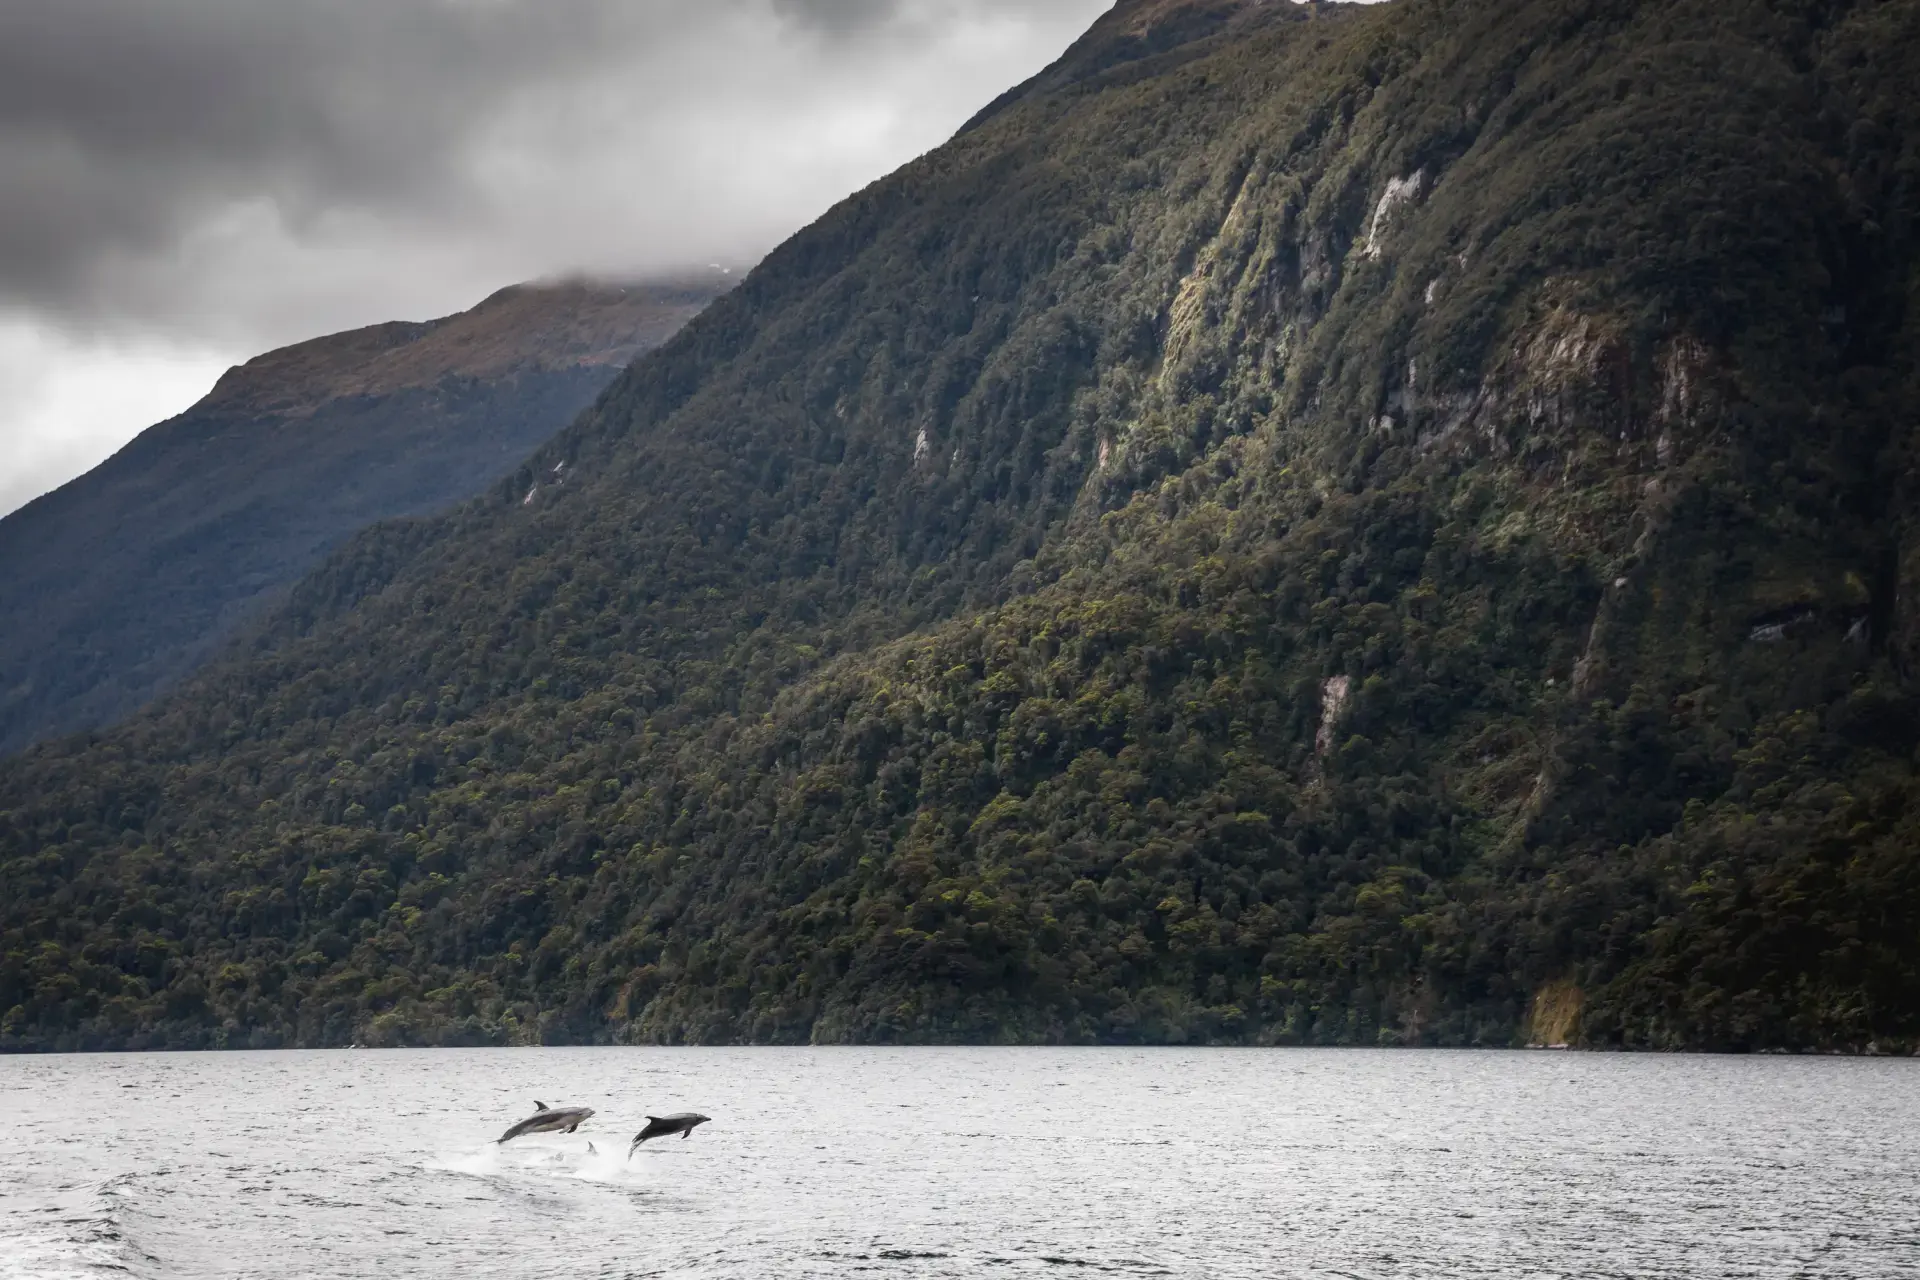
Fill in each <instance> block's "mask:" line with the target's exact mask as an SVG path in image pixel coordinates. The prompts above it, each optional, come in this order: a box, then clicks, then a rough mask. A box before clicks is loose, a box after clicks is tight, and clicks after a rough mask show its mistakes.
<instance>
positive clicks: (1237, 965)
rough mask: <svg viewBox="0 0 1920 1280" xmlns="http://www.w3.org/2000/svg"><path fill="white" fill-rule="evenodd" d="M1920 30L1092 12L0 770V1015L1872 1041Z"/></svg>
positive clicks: (1895, 9) (1906, 19)
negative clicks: (552, 406)
mask: <svg viewBox="0 0 1920 1280" xmlns="http://www.w3.org/2000/svg"><path fill="white" fill-rule="evenodd" d="M1916 84H1920V0H1393V2H1392V3H1386V4H1379V5H1349V4H1305V5H1296V4H1292V3H1281V2H1279V0H1269V2H1267V3H1256V2H1255V0H1245V2H1244V3H1233V2H1229V0H1200V2H1198V3H1194V2H1189V0H1124V2H1123V3H1122V4H1120V5H1118V6H1116V7H1115V9H1114V11H1113V12H1112V13H1111V14H1109V15H1108V16H1107V17H1106V18H1104V19H1102V21H1101V23H1100V24H1099V25H1098V26H1097V27H1096V28H1095V29H1094V30H1093V31H1090V32H1089V33H1088V36H1087V38H1086V39H1085V40H1084V41H1082V42H1081V43H1080V44H1079V45H1077V46H1076V47H1075V49H1074V50H1073V51H1072V52H1071V53H1069V55H1068V56H1067V58H1066V59H1064V60H1063V61H1062V63H1061V64H1060V65H1059V66H1058V67H1056V68H1054V69H1053V70H1052V71H1050V72H1048V73H1046V74H1043V75H1042V76H1041V77H1039V78H1038V79H1037V80H1035V81H1033V82H1032V83H1030V84H1029V85H1027V86H1025V87H1023V88H1022V89H1021V90H1019V91H1017V92H1015V93H1014V94H1012V95H1011V96H1010V97H1008V98H1007V99H1005V100H1004V101H1002V102H1001V104H1000V105H999V106H998V107H997V109H995V110H993V111H992V112H990V113H988V114H987V115H985V116H984V117H983V118H981V119H980V120H978V121H977V122H976V123H975V124H974V125H973V127H971V128H969V129H966V130H964V131H963V132H962V133H960V135H959V136H958V137H956V138H954V139H953V140H951V141H950V142H949V143H948V144H947V145H944V146H942V147H940V148H939V149H937V150H936V151H934V152H932V153H930V154H929V155H927V156H926V157H924V158H922V159H920V160H918V161H916V162H915V163H913V164H910V165H908V166H906V167H905V168H903V169H901V170H900V171H899V172H897V173H895V174H893V175H891V176H889V177H887V178H886V179H884V180H882V181H880V182H877V183H875V184H873V185H872V186H870V187H868V188H867V189H865V190H863V191H861V192H859V193H857V194H855V195H853V196H851V197H850V198H848V199H847V200H846V201H844V202H842V203H841V204H840V205H839V206H837V207H836V208H834V209H833V210H831V211H830V212H828V213H827V214H826V215H825V216H824V217H822V218H821V219H820V220H819V221H818V222H816V223H815V224H814V225H812V226H810V227H808V228H807V229H805V230H804V231H802V232H801V233H800V234H798V235H796V236H795V237H793V238H792V239H791V240H790V241H789V242H787V243H786V244H785V245H783V246H781V247H780V248H779V249H778V250H776V251H775V252H774V253H773V254H771V255H770V256H769V257H768V258H767V259H766V260H765V261H764V262H763V263H761V265H760V266H758V267H757V268H756V269H755V270H754V271H753V272H752V273H751V275H749V276H748V277H747V279H746V280H744V281H743V282H742V283H741V285H740V286H739V287H738V288H737V289H736V290H734V291H733V292H732V293H730V294H729V295H727V296H726V297H724V298H721V299H719V300H718V301H716V302H715V303H714V304H713V306H712V307H710V308H708V310H707V311H705V312H704V313H702V314H701V315H700V316H699V317H698V318H696V319H695V320H694V321H692V322H691V323H690V324H688V325H687V327H686V328H685V329H684V330H682V331H681V332H680V333H679V334H678V335H676V336H675V337H674V338H673V339H672V340H671V341H670V342H668V343H666V344H665V345H664V346H662V347H661V348H660V349H659V350H657V351H654V352H652V353H650V354H648V355H647V356H644V357H642V358H641V359H639V360H637V361H636V362H634V364H633V365H632V366H631V367H630V368H629V369H628V370H627V372H626V373H625V374H623V375H622V376H621V377H620V379H619V380H618V381H617V382H616V383H615V384H614V385H613V386H612V387H611V388H610V389H609V390H608V391H607V393H606V394H605V395H604V396H602V397H601V398H600V400H598V401H597V402H596V403H595V405H594V406H593V408H591V409H590V410H588V411H586V412H585V413H584V414H582V415H581V417H580V418H579V419H578V420H577V421H576V422H575V423H574V424H573V425H572V426H570V427H568V428H567V429H565V430H563V431H562V432H560V433H559V434H558V435H556V436H555V437H554V438H553V439H552V440H550V441H549V442H548V443H547V444H545V445H543V446H541V448H540V449H539V450H538V451H537V452H536V453H535V454H534V455H533V456H531V457H530V458H529V459H528V460H527V461H526V462H525V463H524V464H523V465H522V466H520V467H518V468H516V469H515V470H514V471H513V472H512V473H511V474H509V475H508V476H506V477H505V478H503V479H502V480H501V481H500V482H499V483H497V484H496V485H494V486H493V487H492V488H491V489H490V490H488V491H487V492H486V493H485V494H483V495H482V496H480V497H479V498H476V499H475V500H473V501H471V502H469V503H466V504H463V505H461V506H459V507H457V508H454V509H451V510H449V511H447V512H445V513H443V514H441V515H438V516H435V517H431V518H424V519H418V520H409V521H395V522H387V523H384V524H381V525H377V526H374V527H373V528H371V529H368V530H366V531H364V532H363V533H361V534H359V535H356V536H355V537H354V538H352V539H351V540H350V541H349V542H348V543H346V544H345V545H343V546H342V547H341V548H340V549H339V550H338V551H337V552H336V553H335V554H333V555H332V556H330V557H328V559H327V560H326V561H325V562H324V563H323V564H322V565H321V566H320V567H319V568H318V569H317V570H315V572H314V573H313V574H311V575H309V576H308V577H307V578H305V579H303V580H302V581H301V582H300V583H299V584H298V585H297V586H296V587H295V588H294V589H293V590H292V592H291V593H290V595H289V598H288V601H287V604H286V606H285V607H284V608H282V609H280V610H278V611H276V612H275V613H274V614H273V615H272V618H271V620H270V623H269V624H267V625H266V626H265V628H264V629H263V630H262V631H261V632H260V633H259V638H258V641H257V643H256V644H255V645H254V646H253V647H252V648H251V649H250V651H249V652H248V653H247V654H245V655H242V656H238V657H236V658H235V659H234V660H231V661H223V662H221V663H219V664H216V665H213V666H210V667H208V668H206V669H204V670H202V671H201V672H199V673H197V674H196V675H195V676H194V677H193V678H192V679H191V680H190V681H188V682H186V683H185V684H184V685H183V686H182V687H181V688H180V689H179V690H177V691H176V692H175V693H174V694H172V695H171V696H169V697H166V698H164V699H162V700H161V701H159V702H158V703H156V704H154V705H153V706H151V707H149V708H147V709H146V710H144V711H142V712H141V713H139V714H138V715H136V716H134V717H132V718H131V719H129V720H128V721H127V722H126V723H124V724H122V725H120V726H118V727H116V728H115V729H114V730H112V731H111V732H108V733H104V734H101V735H99V736H98V737H96V738H95V739H93V740H90V741H78V740H70V741H66V742H61V743H51V744H45V745H42V746H39V747H35V748H33V749H31V750H29V751H27V752H24V753H21V754H19V755H17V756H14V757H11V758H9V759H7V760H5V761H0V1046H5V1047H15V1048H57V1047H63V1046H64V1047H71V1048H82V1047H89V1046H108V1045H118V1046H136V1047H137V1046H158V1045H182V1046H189V1045H292V1044H314V1045H320V1044H342V1043H348V1042H352V1041H359V1042H361V1043H374V1044H446V1043H461V1042H468V1043H473V1042H490V1043H525V1042H533V1041H553V1042H566V1041H571V1042H587V1041H600V1042H611V1041H618V1042H670V1041H683V1042H684V1041H702V1042H721V1041H736V1042H740V1041H788V1042H796V1041H797V1042H806V1041H814V1042H831V1041H837V1042H849V1041H867V1042H872V1041H897V1042H899V1041H919V1042H928V1041H976V1042H977V1041H988V1042H1013V1041H1027V1042H1033V1041H1051V1042H1064V1043H1093V1042H1109V1043H1112V1042H1124V1043H1143V1042H1155V1043H1166V1042H1188V1043H1194V1042H1220V1043H1257V1044H1276V1043H1279V1044H1301V1043H1341V1044H1364V1045H1375V1044H1396V1045H1397V1044H1459V1045H1473V1044H1482V1045H1512V1044H1524V1043H1528V1042H1536V1041H1537V1042H1546V1043H1560V1042H1567V1043H1573V1044H1587V1045H1599V1046H1622V1047H1642V1048H1646V1047H1655V1048H1719V1049H1747V1050H1759V1049H1790V1050H1815V1049H1832V1050H1850V1051H1861V1052H1872V1051H1911V1050H1913V1049H1915V1048H1916V1047H1920V501H1917V500H1916V499H1917V498H1920V244H1917V243H1916V230H1917V229H1920V95H1916V94H1915V92H1914V88H1913V86H1915V85H1916Z"/></svg>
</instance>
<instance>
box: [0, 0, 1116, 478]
mask: <svg viewBox="0 0 1920 1280" xmlns="http://www.w3.org/2000/svg"><path fill="white" fill-rule="evenodd" d="M1108 2H1109V0H6V2H5V4H4V5H0V173H4V174H6V175H7V178H6V182H5V184H4V186H0V514H4V513H5V512H8V511H11V510H13V509H15V508H16V507H18V506H20V505H21V504H23V503H25V502H27V501H29V500H30V499H32V498H33V497H34V496H36V495H37V494H39V493H42V492H45V491H47V490H49V489H52V488H55V487H57V486H58V485H60V484H62V483H64V482H66V481H67V480H69V479H71V478H72V477H74V476H76V475H78V474H80V473H81V472H83V471H85V470H87V469H88V468H90V467H92V466H93V465H95V464H96V463H98V462H99V461H101V460H102V459H104V458H105V457H107V456H108V455H109V454H110V453H112V452H113V451H114V450H115V449H117V448H118V447H120V446H121V445H122V444H124V443H125V442H126V441H127V440H129V439H131V438H132V437H133V436H134V435H135V434H137V433H138V432H139V431H141V430H142V429H144V428H145V427H147V426H149V425H151V424H153V423H155V422H158V421H161V420H163V419H165V418H167V417H170V416H172V415H173V414H176V413H178V412H180V411H181V410H183V409H185V408H186V407H187V406H188V405H189V404H191V403H192V402H193V401H194V400H196V399H198V398H199V397H200V396H201V395H203V394H205V392H206V391H207V390H208V389H209V388H210V387H211V386H212V385H213V382H214V380H215V379H216V378H217V377H218V376H219V375H220V373H221V372H222V371H224V370H225V369H226V368H228V367H229V366H231V365H234V364H237V363H239V362H241V361H243V360H245V359H247V358H249V357H251V356H253V355H257V354H259V353H260V352H262V351H266V350H270V349H272V348H274V347H277V346H282V345H285V344H286V343H289V342H294V341H298V340H300V339H303V338H309V337H314V336H317V335H320V334H324V333H333V332H337V331H339V330H341V329H347V328H352V327H355V326H358V325H363V324H371V323H375V322H378V321H382V320H390V319H424V318H428V317H431V316H436V315H445V314H448V313H451V312H454V311H459V310H462V309H464V308H466V307H469V306H471V305H473V304H474V303H475V302H478V301H479V300H480V299H481V298H482V297H484V296H486V295H487V294H488V293H490V292H492V291H493V290H494V289H496V288H498V287H500V286H501V285H505V284H510V283H513V282H515V281H519V280H528V279H537V278H541V277H546V276H554V275H562V274H570V273H574V272H585V273H589V274H604V275H618V276H633V275H641V274H645V273H647V272H649V271H667V270H674V269H679V268H684V267H688V266H703V265H705V264H707V263H710V262H723V263H728V264H747V263H751V262H752V261H754V260H755V259H757V258H758V257H759V256H760V255H762V254H763V253H765V252H766V251H767V250H768V249H770V248H772V247H773V246H774V245H775V244H777V243H779V241H781V240H782V239H784V238H785V237H786V236H787V235H789V234H791V233H792V232H794V231H796V230H798V229H799V228H800V227H802V226H804V225H806V224H807V223H808V222H810V221H812V220H813V219H814V218H815V217H817V216H818V215H819V214H821V213H823V212H824V211H825V210H826V209H827V208H828V207H829V206H831V205H832V204H833V203H834V202H835V201H836V200H838V199H839V198H841V197H842V196H844V195H846V194H848V193H850V192H852V191H855V190H857V189H858V188H860V187H861V186H863V185H865V184H866V183H868V182H870V181H872V180H874V179H875V178H878V177H880V176H882V175H883V174H885V173H887V172H890V171H891V170H893V169H894V168H897V167H898V166H899V165H901V164H902V163H904V162H906V161H907V160H910V159H912V158H913V157H914V156H916V155H919V154H920V153H922V152H924V151H926V150H928V149H929V148H931V147H933V146H936V145H938V144H939V143H940V142H942V141H944V140H945V139H946V138H947V137H948V136H950V135H951V134H952V132H953V131H954V130H955V129H956V128H957V127H958V126H959V125H960V124H961V123H962V122H964V121H965V120H966V119H967V117H969V116H970V115H972V114H973V113H974V111H976V110H978V109H979V108H980V107H981V106H984V105H985V104H986V103H987V102H988V101H990V100H991V99H992V98H993V97H994V96H995V95H996V94H998V93H999V92H1000V91H1001V90H1003V89H1005V88H1007V87H1008V86H1010V85H1013V84H1015V83H1018V82H1019V81H1021V80H1023V79H1025V78H1026V77H1027V76H1029V75H1031V74H1032V73H1034V72H1035V71H1038V70H1039V69H1040V68H1042V67H1043V66H1045V65H1046V64H1047V63H1048V62H1050V61H1051V60H1052V59H1053V58H1054V57H1056V56H1057V55H1058V54H1059V53H1060V51H1061V50H1063V49H1064V48H1065V47H1066V46H1067V45H1068V44H1069V43H1071V42H1072V40H1073V39H1074V38H1075V37H1076V36H1078V35H1079V34H1080V33H1081V32H1082V31H1083V30H1085V29H1086V27H1087V26H1089V25H1090V24H1091V23H1092V21H1093V20H1094V18H1096V17H1097V16H1098V15H1099V13H1100V12H1101V11H1102V10H1103V9H1105V8H1106V7H1107V4H1108Z"/></svg>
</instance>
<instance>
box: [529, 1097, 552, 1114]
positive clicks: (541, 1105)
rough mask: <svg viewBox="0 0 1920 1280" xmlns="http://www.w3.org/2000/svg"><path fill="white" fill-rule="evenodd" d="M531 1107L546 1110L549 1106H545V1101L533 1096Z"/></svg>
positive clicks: (536, 1109)
mask: <svg viewBox="0 0 1920 1280" xmlns="http://www.w3.org/2000/svg"><path fill="white" fill-rule="evenodd" d="M533 1109H534V1110H535V1111H546V1110H549V1109H550V1108H549V1107H548V1106H547V1104H546V1103H544V1102H542V1101H540V1099H538V1098H535V1099H534V1100H533Z"/></svg>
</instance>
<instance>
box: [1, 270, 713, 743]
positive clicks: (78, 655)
mask: <svg viewBox="0 0 1920 1280" xmlns="http://www.w3.org/2000/svg"><path fill="white" fill-rule="evenodd" d="M722 282H723V278H722V277H721V276H719V274H718V273H715V275H714V276H713V277H712V278H711V279H707V278H701V277H689V278H687V279H685V280H675V281H668V282H654V283H634V284H629V285H625V286H622V285H615V284H589V283H583V282H571V283H559V284H547V285H519V286H515V287H513V288H508V289H503V290H501V291H500V292H499V293H496V294H494V295H493V296H492V297H490V298H488V299H487V300H486V301H484V302H482V303H481V304H480V305H479V306H477V307H475V308H473V309H472V310H471V311H465V312H462V313H461V314H459V315H454V316H447V317H445V318H444V319H440V320H429V321H426V322H424V323H405V322H396V323H391V324H380V325H373V326H371V327H369V328H365V329H356V330H354V331H353V332H351V333H340V334H334V335H333V336H331V337H326V338H316V339H314V340H313V341H311V342H302V343H299V344H298V345H296V346H291V347H286V348H284V349H282V350H279V351H272V352H269V353H268V354H266V355H263V356H260V357H259V358H257V359H254V360H250V361H248V362H247V363H246V364H244V365H242V366H240V367H239V368H236V369H232V370H229V371H228V373H227V374H226V376H225V377H223V378H221V379H220V382H219V384H218V385H217V386H215V387H214V389H213V391H212V393H211V394H209V395H208V396H207V397H206V398H205V399H203V400H201V401H200V402H199V403H198V404H196V405H194V406H193V407H192V408H191V409H189V410H187V412H185V413H183V414H181V415H180V416H179V417H177V418H173V419H171V420H169V421H167V422H163V423H161V424H160V425H158V426H156V427H153V428H150V429H149V430H147V431H145V432H143V433H141V435H140V436H139V437H138V438H136V439H135V440H134V441H133V442H132V443H131V444H129V445H127V447H126V448H124V449H122V450H121V451H120V452H119V453H117V454H115V455H114V456H113V457H112V458H110V459H108V460H107V461H106V462H104V463H102V464H101V465H100V466H98V467H96V468H94V469H93V470H92V471H90V472H88V473H87V474H86V475H84V476H81V477H80V478H79V479H77V480H74V481H72V482H71V483H69V484H67V485H64V486H62V487H61V488H59V489H57V490H55V491H54V492H52V493H49V494H47V495H45V496H44V497H42V498H40V499H39V500H38V501H36V502H32V503H29V504H28V505H27V506H26V507H24V508H22V509H20V510H18V511H16V512H14V513H12V514H11V515H9V516H7V517H6V518H5V519H0V752H4V751H10V750H17V749H18V748H20V747H23V746H25V745H26V744H27V743H29V742H31V741H34V740H35V739H38V738H44V737H47V736H49V735H52V734H56V733H64V732H71V731H73V730H77V729H94V728H99V727H101V726H103V725H108V724H112V723H114V722H115V721H117V720H119V719H121V718H123V717H124V716H126V715H127V714H128V713H129V712H131V711H132V710H133V709H134V708H136V707H138V706H140V705H142V704H143V703H145V702H148V701H149V700H151V699H152V698H153V696H154V695H155V694H156V693H158V692H160V691H161V690H162V689H165V688H167V687H168V686H170V685H172V684H173V683H175V682H176V681H177V680H179V679H180V677H181V676H183V675H185V674H186V673H187V672H189V671H191V670H193V669H194V668H195V667H197V666H199V665H200V664H201V663H202V662H203V661H205V660H206V659H207V658H208V657H210V656H211V655H212V654H214V653H215V652H217V651H218V650H219V649H220V648H221V646H222V645H223V644H225V643H226V642H227V641H228V640H230V639H231V638H232V636H233V635H234V633H235V631H236V629H237V628H239V627H240V626H241V625H242V624H243V623H245V622H246V621H247V620H249V619H250V618H253V617H255V616H256V615H257V614H258V613H259V612H260V610H261V609H262V608H264V607H266V606H267V605H268V603H269V602H271V601H272V600H274V599H275V598H277V597H278V596H279V595H281V594H283V593H284V590H285V588H286V587H287V586H288V585H289V584H290V583H292V582H293V581H294V580H296V579H297V578H299V577H300V576H301V575H302V574H303V573H305V572H306V571H307V570H309V569H311V568H313V567H314V566H315V565H316V564H318V563H319V562H320V560H321V559H322V558H323V557H324V556H325V554H326V553H327V552H328V551H330V550H331V549H332V548H333V547H334V546H336V545H337V544H338V543H339V542H340V541H341V540H342V539H343V538H345V537H346V536H347V535H348V534H350V533H352V532H353V531H354V530H356V529H358V528H360V527H362V526H364V525H367V524H371V523H373V522H374V521H376V520H384V519H389V518H391V517H394V516H404V515H418V514H425V513H427V512H432V511H437V510H439V509H440V508H442V507H445V506H447V505H449V504H451V503H454V502H458V501H461V500H463V499H466V498H470V497H472V496H473V495H474V494H476V493H478V492H480V491H481V490H482V489H484V488H486V487H487V486H488V485H489V484H491V483H492V482H493V481H495V480H497V479H498V478H499V477H500V476H501V475H502V474H503V473H505V472H506V471H507V470H509V469H510V468H512V467H513V466H514V465H516V464H517V463H518V462H519V461H520V460H521V459H522V458H524V457H525V456H526V455H527V454H528V453H529V452H530V451H531V450H532V449H533V447H534V446H535V445H537V444H540V443H541V442H542V441H544V440H545V439H546V438H547V437H548V436H550V435H552V434H553V433H554V432H555V431H558V430H559V429H560V428H561V427H563V426H565V425H566V424H567V423H568V422H569V421H570V420H571V419H572V418H573V417H574V415H576V414H577V413H579V412H580V410H581V409H583V408H585V407H586V406H587V405H588V404H590V403H591V402H592V400H593V398H594V396H596V395H598V394H599V393H600V391H601V390H603V389H604V388H605V387H606V385H607V383H609V382H611V381H612V380H613V378H614V376H615V375H616V374H617V373H618V372H619V371H620V369H621V367H622V366H624V365H625V364H627V363H628V362H629V361H630V360H632V359H633V357H634V356H636V355H638V354H639V353H640V352H642V351H645V350H649V349H651V348H652V347H655V346H658V345H659V344H660V343H661V342H663V341H665V340H666V339H667V338H668V337H669V336H671V335H672V334H673V332H674V331H675V330H676V329H678V328H679V327H680V326H681V325H682V324H685V323H686V322H687V320H689V319H691V318H692V317H693V316H694V315H695V314H697V313H698V312H699V310H700V309H701V308H702V307H703V306H705V305H706V304H707V303H708V302H710V301H712V299H713V298H714V297H715V296H716V295H717V294H718V293H719V292H720V289H721V285H722Z"/></svg>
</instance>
